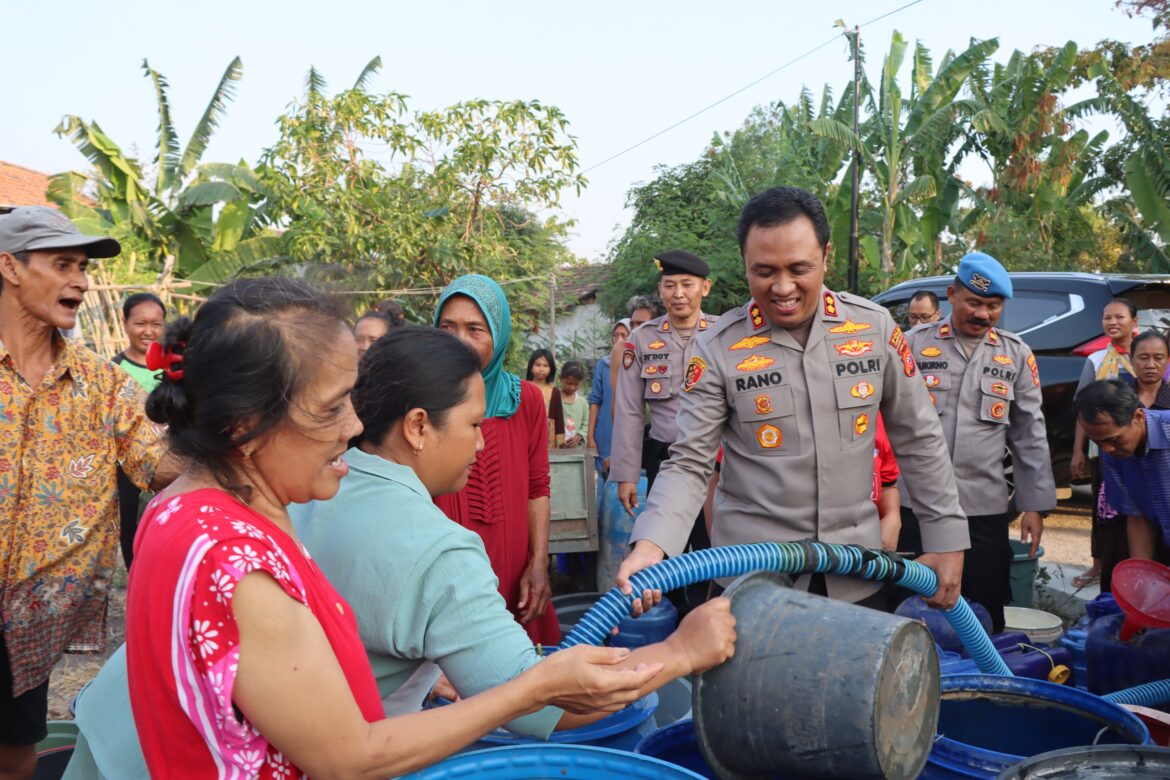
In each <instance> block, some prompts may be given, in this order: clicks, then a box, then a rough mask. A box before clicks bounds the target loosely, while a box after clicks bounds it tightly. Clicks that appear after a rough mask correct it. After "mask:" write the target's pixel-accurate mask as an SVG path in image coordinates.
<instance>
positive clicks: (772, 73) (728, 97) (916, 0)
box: [581, 0, 923, 175]
mask: <svg viewBox="0 0 1170 780" xmlns="http://www.w3.org/2000/svg"><path fill="white" fill-rule="evenodd" d="M922 1H923V0H912V1H911V2H909V3H906V4H905V5H901V6H899V7H897V8H895V9H893V10H892V11H887V12H886V13H884V14H882V15H881V16H875V17H874V18H872V19H870V20H869V21H866V22H862V23H861V24H859V25H857V26H858V27H866V26H868V25H871V24H873V23H874V22H880V21H881V20H882V19H885V18H887V17H890V16H893V15H894V14H896V13H899V12H901V11H905V10H906V9H907V8H910V7H911V6H915V5H918V4H919V3H921V2H922ZM844 34H845V33H844V32H841V33H837V34H836V35H834V36H833V37H832V38H829V39H828V40H826V41H824V42H823V43H819V44H817V45H816V46H814V47H812V48H811V49H809V50H808V51H806V52H805V53H804V54H801V55H799V56H797V57H795V58H793V59H791V60H789V61H788V62H786V63H784V64H783V65H781V66H780V67H778V68H776V69H775V70H772V71H769V72H768V73H765V74H764V75H763V76H760V77H759V78H758V79H756V80H755V81H753V82H751V83H749V84H744V85H743V86H742V87H740V88H739V89H737V90H735V91H734V92H732V93H730V94H728V95H724V96H723V97H721V98H719V99H718V100H716V101H715V102H714V103H711V104H709V105H707V106H704V107H703V108H700V109H699V110H698V111H696V112H695V113H693V114H691V115H690V116H686V117H683V118H682V119H680V120H678V121H677V122H675V123H674V124H672V125H670V126H669V127H664V128H663V129H661V130H659V131H658V132H656V133H654V134H653V135H650V136H647V137H646V138H643V139H642V140H641V141H638V142H637V143H636V144H632V145H631V146H627V147H626V148H625V149H622V150H621V151H620V152H617V153H615V154H611V155H610V156H609V157H606V158H605V159H604V160H602V161H601V162H598V163H594V164H593V165H590V166H589V167H588V168H586V169H585V170H583V171H581V174H582V175H584V174H586V173H589V172H590V171H593V170H596V169H598V168H600V167H601V166H603V165H605V164H607V163H611V162H613V161H614V160H616V159H617V158H619V157H622V156H623V155H626V154H628V153H630V152H632V151H634V150H635V149H637V148H638V147H639V146H644V145H646V144H648V143H650V142H651V141H653V140H654V139H656V138H658V137H660V136H663V135H666V134H667V133H669V132H670V131H671V130H674V129H675V128H678V127H682V126H683V125H685V124H686V123H687V122H689V121H691V120H692V119H694V118H695V117H698V116H702V115H703V114H705V113H707V112H708V111H710V110H711V109H713V108H715V107H716V106H718V105H721V104H722V103H726V102H727V101H728V100H731V99H732V98H733V97H735V96H736V95H740V94H742V93H743V92H746V91H747V90H749V89H751V88H752V87H754V86H756V85H757V84H759V83H761V82H763V81H767V80H768V79H770V78H772V77H773V76H775V75H776V74H777V73H779V72H780V71H782V70H784V69H785V68H789V67H791V66H793V65H795V64H796V63H798V62H800V61H801V60H803V59H805V58H806V57H809V56H811V55H813V54H815V53H816V52H818V51H820V50H821V49H823V48H825V47H826V46H828V45H829V44H830V43H833V42H834V41H836V40H837V39H838V38H840V37H841V36H842V35H844Z"/></svg>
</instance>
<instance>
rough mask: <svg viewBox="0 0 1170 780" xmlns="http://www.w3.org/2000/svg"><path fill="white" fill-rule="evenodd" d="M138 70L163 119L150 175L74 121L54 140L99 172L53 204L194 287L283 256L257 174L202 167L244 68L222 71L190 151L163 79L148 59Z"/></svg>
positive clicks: (59, 188) (62, 180) (59, 183)
mask: <svg viewBox="0 0 1170 780" xmlns="http://www.w3.org/2000/svg"><path fill="white" fill-rule="evenodd" d="M142 69H143V72H144V74H145V76H146V77H147V78H148V79H149V80H150V82H151V84H152V86H153V87H154V91H155V98H156V103H157V110H158V131H157V141H156V144H155V150H154V156H153V159H152V160H150V168H147V166H145V165H144V164H143V163H142V162H141V161H140V160H138V159H136V158H135V157H133V156H131V155H129V154H127V153H126V152H125V151H123V149H122V147H120V146H119V145H118V144H117V143H116V142H114V141H113V139H111V138H110V137H109V136H108V135H106V133H105V132H104V131H103V130H102V128H101V127H100V126H99V125H98V123H97V122H96V121H91V122H87V121H85V120H83V119H81V118H80V117H77V116H74V115H68V116H66V117H65V118H64V119H63V120H62V121H61V123H60V125H59V126H58V127H57V129H56V131H55V132H56V133H57V134H58V135H59V136H68V137H69V138H70V139H71V140H72V141H73V143H74V144H75V145H76V146H77V148H78V150H79V151H81V153H82V154H84V155H85V157H86V158H87V159H88V160H89V161H90V163H91V164H92V165H93V166H94V169H93V171H92V172H91V173H89V174H76V173H65V174H60V175H58V176H56V177H54V180H53V182H52V183H51V188H50V197H52V198H53V199H54V200H55V202H57V203H58V204H59V205H60V206H61V207H62V209H63V210H64V211H65V212H66V213H67V214H69V215H70V216H72V217H74V218H76V219H78V220H81V221H83V222H84V221H88V222H92V223H94V224H95V225H96V226H99V227H101V228H102V229H104V230H108V231H109V232H111V233H113V234H114V235H117V236H120V237H122V238H123V239H125V240H127V241H129V244H130V246H131V247H132V248H133V250H134V251H135V252H136V254H137V253H140V254H141V256H142V257H143V258H144V259H145V261H146V263H147V264H148V265H149V266H150V267H151V268H153V269H154V270H162V269H163V268H164V267H167V268H169V267H171V266H172V265H173V266H174V270H175V271H176V272H177V273H179V274H180V275H182V276H185V277H188V278H191V279H197V280H203V281H210V280H213V279H216V278H220V277H221V276H222V275H223V273H224V272H225V270H228V269H235V268H238V267H239V266H241V265H245V264H248V263H252V262H256V261H258V260H260V259H262V258H263V257H266V256H268V255H270V254H272V253H273V252H274V251H277V250H278V247H279V243H278V240H277V239H276V237H275V236H274V235H273V234H271V233H270V232H268V231H267V230H266V228H267V226H268V225H269V222H270V220H269V215H268V211H267V209H266V205H267V203H268V201H267V197H268V193H267V192H266V190H265V188H264V186H263V185H262V184H261V182H260V180H259V178H258V177H257V176H256V174H255V173H254V172H253V171H252V170H251V169H250V168H249V167H248V166H247V164H245V163H243V162H241V163H238V164H236V165H229V164H224V163H211V164H205V165H201V164H200V160H201V159H202V157H203V154H204V152H205V151H206V149H207V145H208V143H209V142H210V140H211V136H212V135H213V133H214V132H215V130H216V128H217V127H218V126H219V122H220V119H221V118H222V116H223V113H224V111H225V109H226V107H227V104H228V102H229V101H230V100H231V99H232V97H233V95H234V90H235V84H236V82H238V81H239V79H240V76H241V75H242V72H243V65H242V63H241V62H240V59H239V58H238V57H237V58H235V59H234V60H232V62H231V63H230V64H229V65H228V67H227V69H226V70H225V71H224V73H223V76H222V78H221V79H220V81H219V84H218V85H217V86H216V88H215V90H214V92H213V93H212V96H211V99H210V101H208V104H207V107H206V109H205V110H204V112H203V115H202V117H201V118H200V120H199V122H198V123H197V124H196V126H195V129H194V131H193V132H192V133H191V137H190V138H189V139H188V141H187V143H186V145H185V146H181V145H180V144H179V140H178V134H177V132H176V130H175V127H174V123H173V121H172V118H171V108H170V101H169V98H168V96H167V91H168V89H169V87H168V84H167V81H166V79H165V78H164V77H163V75H162V74H160V73H159V72H157V71H155V70H154V69H152V68H151V67H150V65H149V63H147V62H146V61H145V60H144V61H143V63H142Z"/></svg>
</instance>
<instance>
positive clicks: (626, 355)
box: [622, 341, 634, 368]
mask: <svg viewBox="0 0 1170 780" xmlns="http://www.w3.org/2000/svg"><path fill="white" fill-rule="evenodd" d="M632 365H634V345H633V344H631V343H630V342H628V341H627V342H626V348H625V349H623V350H622V368H629V367H630V366H632Z"/></svg>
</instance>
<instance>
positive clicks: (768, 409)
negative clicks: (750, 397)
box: [756, 395, 772, 414]
mask: <svg viewBox="0 0 1170 780" xmlns="http://www.w3.org/2000/svg"><path fill="white" fill-rule="evenodd" d="M771 413H772V396H770V395H757V396H756V414H771Z"/></svg>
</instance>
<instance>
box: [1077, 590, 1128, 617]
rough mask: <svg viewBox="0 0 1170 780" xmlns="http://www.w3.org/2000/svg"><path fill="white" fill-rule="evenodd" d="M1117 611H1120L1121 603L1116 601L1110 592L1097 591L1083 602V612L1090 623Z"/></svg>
mask: <svg viewBox="0 0 1170 780" xmlns="http://www.w3.org/2000/svg"><path fill="white" fill-rule="evenodd" d="M1119 612H1121V605H1120V604H1118V603H1117V599H1115V598H1113V594H1112V593H1098V594H1097V595H1096V596H1094V597H1093V599H1092V600H1091V601H1089V602H1087V603H1086V604H1085V614H1086V615H1087V616H1088V618H1089V620H1088V622H1090V623H1092V622H1093V621H1094V620H1096V619H1097V618H1099V617H1105V616H1106V615H1116V614H1118V613H1119Z"/></svg>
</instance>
